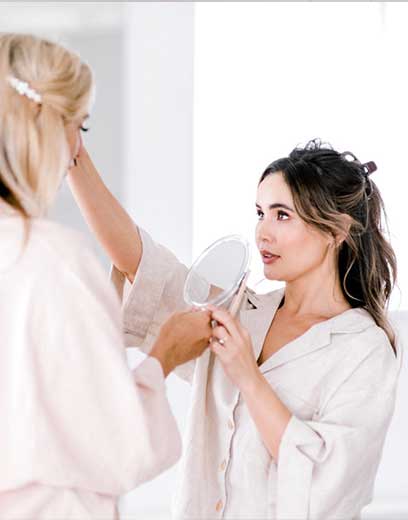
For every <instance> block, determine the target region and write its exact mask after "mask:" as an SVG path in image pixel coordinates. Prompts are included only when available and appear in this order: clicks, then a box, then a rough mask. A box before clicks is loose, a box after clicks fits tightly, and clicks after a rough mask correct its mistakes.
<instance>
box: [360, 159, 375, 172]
mask: <svg viewBox="0 0 408 520" xmlns="http://www.w3.org/2000/svg"><path fill="white" fill-rule="evenodd" d="M362 167H363V170H364V173H365V175H371V174H372V173H373V172H375V171H376V170H377V165H376V164H375V162H374V161H369V162H366V163H364V164H362Z"/></svg>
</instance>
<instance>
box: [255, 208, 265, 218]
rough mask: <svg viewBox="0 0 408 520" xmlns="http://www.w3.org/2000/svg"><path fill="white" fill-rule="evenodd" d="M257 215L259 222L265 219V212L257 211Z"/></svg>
mask: <svg viewBox="0 0 408 520" xmlns="http://www.w3.org/2000/svg"><path fill="white" fill-rule="evenodd" d="M256 214H257V215H258V220H262V219H263V217H264V214H263V212H262V211H261V210H260V209H257V210H256Z"/></svg>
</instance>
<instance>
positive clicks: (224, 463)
mask: <svg viewBox="0 0 408 520" xmlns="http://www.w3.org/2000/svg"><path fill="white" fill-rule="evenodd" d="M239 401H240V394H238V397H237V399H236V401H235V404H234V405H233V406H232V407H231V410H230V413H229V414H228V418H227V420H226V422H225V426H224V428H225V430H224V432H225V433H224V435H225V439H226V446H225V450H224V453H225V456H224V458H223V459H221V460H220V461H219V464H218V471H217V473H218V476H219V477H218V483H219V486H218V487H219V489H220V498H219V499H218V500H217V502H216V503H215V512H216V514H217V518H224V513H225V510H226V506H227V500H228V490H227V477H228V470H229V467H230V461H231V452H232V442H233V439H234V435H235V433H236V428H237V422H236V410H237V408H238V404H239Z"/></svg>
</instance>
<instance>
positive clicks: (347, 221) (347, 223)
mask: <svg viewBox="0 0 408 520" xmlns="http://www.w3.org/2000/svg"><path fill="white" fill-rule="evenodd" d="M340 219H341V224H340V226H341V227H340V229H339V231H338V233H336V234H335V235H334V237H333V240H334V245H335V246H336V247H340V245H341V244H342V243H343V242H344V241H345V240H346V238H347V237H348V235H349V233H350V228H351V224H352V222H353V218H352V217H351V216H350V215H348V214H347V213H343V214H342V215H341V217H340Z"/></svg>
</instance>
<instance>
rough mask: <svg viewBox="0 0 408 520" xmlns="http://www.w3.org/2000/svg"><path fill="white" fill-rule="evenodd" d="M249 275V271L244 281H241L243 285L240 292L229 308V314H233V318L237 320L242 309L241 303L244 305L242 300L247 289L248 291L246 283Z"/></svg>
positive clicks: (240, 286)
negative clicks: (237, 315) (236, 317)
mask: <svg viewBox="0 0 408 520" xmlns="http://www.w3.org/2000/svg"><path fill="white" fill-rule="evenodd" d="M249 273H250V271H249V270H248V271H247V272H246V273H245V274H244V276H243V278H242V280H241V283H240V285H239V289H238V292H237V294H236V295H235V296H234V299H233V300H232V303H231V305H230V308H229V312H230V314H231V316H232V317H233V318H235V316H236V314H237V312H238V311H239V309H240V307H241V303H242V298H243V297H244V294H245V289H246V282H247V280H248V276H249Z"/></svg>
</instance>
